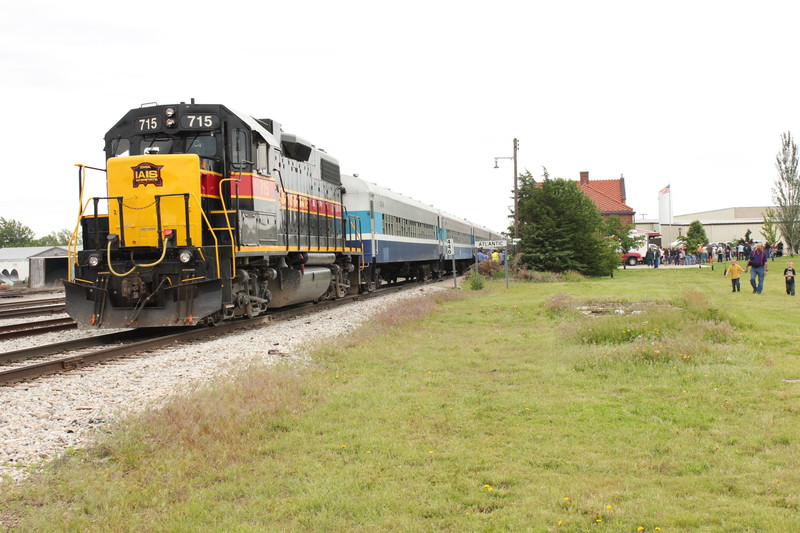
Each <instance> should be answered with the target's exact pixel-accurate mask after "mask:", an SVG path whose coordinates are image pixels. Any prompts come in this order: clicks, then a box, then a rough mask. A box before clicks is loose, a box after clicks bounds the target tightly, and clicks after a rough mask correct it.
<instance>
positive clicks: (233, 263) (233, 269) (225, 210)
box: [211, 171, 242, 279]
mask: <svg viewBox="0 0 800 533" xmlns="http://www.w3.org/2000/svg"><path fill="white" fill-rule="evenodd" d="M241 179H242V175H241V171H240V172H239V177H238V178H222V179H221V180H219V201H220V202H222V212H223V214H224V215H225V224H226V225H227V227H226V229H227V230H228V234H229V235H230V237H231V279H234V278H236V243H235V242H234V241H233V227H231V220H230V218H228V207H227V206H226V205H225V197H224V196H223V194H222V182H223V181H235V182H239V180H241ZM236 198H237V201H238V198H239V193H238V190H237V193H236ZM211 234H212V235H214V232H213V231H212V232H211ZM214 240H215V241H216V236H214ZM218 272H219V271H218ZM220 274H221V272H220ZM220 277H221V276H220Z"/></svg>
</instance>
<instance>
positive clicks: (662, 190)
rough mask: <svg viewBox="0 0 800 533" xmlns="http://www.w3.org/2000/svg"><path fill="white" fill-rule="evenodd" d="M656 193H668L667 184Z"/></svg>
mask: <svg viewBox="0 0 800 533" xmlns="http://www.w3.org/2000/svg"><path fill="white" fill-rule="evenodd" d="M658 194H669V185H667V186H666V187H664V188H663V189H661V190H660V191H658Z"/></svg>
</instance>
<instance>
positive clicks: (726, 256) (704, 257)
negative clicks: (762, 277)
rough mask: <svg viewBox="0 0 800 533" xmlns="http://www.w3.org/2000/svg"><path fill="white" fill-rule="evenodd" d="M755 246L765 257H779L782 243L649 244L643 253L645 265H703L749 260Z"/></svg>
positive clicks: (655, 266)
mask: <svg viewBox="0 0 800 533" xmlns="http://www.w3.org/2000/svg"><path fill="white" fill-rule="evenodd" d="M757 246H761V247H762V249H763V250H764V252H765V253H766V256H767V258H770V257H771V258H772V259H773V260H774V259H775V257H781V256H782V255H783V243H782V242H781V243H778V244H776V245H774V246H770V245H769V244H760V243H759V244H756V245H751V244H750V243H749V242H746V243H742V244H738V245H737V244H730V243H728V244H725V243H722V244H716V243H714V244H706V245H701V246H698V247H697V249H696V250H689V249H688V248H686V247H685V246H684V247H670V248H661V247H658V246H656V245H650V247H649V248H648V250H647V254H646V255H645V262H646V263H647V266H649V267H653V268H658V267H659V266H661V265H664V264H666V265H703V264H709V263H722V262H727V261H731V260H732V259H736V260H737V261H742V260H744V261H749V260H750V256H751V255H752V254H753V251H754V250H755V248H756V247H757Z"/></svg>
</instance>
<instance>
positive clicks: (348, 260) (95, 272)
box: [64, 100, 496, 328]
mask: <svg viewBox="0 0 800 533" xmlns="http://www.w3.org/2000/svg"><path fill="white" fill-rule="evenodd" d="M105 156H106V169H100V170H105V173H106V175H105V185H106V196H102V197H99V196H98V197H92V198H88V199H84V198H83V196H84V190H85V188H86V187H85V175H86V174H85V173H86V169H87V168H91V167H85V166H82V165H79V169H80V173H81V174H80V177H81V186H80V191H79V196H80V203H81V213H80V217H79V221H78V225H77V227H76V230H75V233H74V234H73V239H72V242H71V246H70V278H69V280H67V281H65V282H64V285H65V293H66V309H67V313H68V314H69V315H70V316H71V317H73V318H74V319H75V320H76V322H77V323H78V325H79V327H83V328H87V327H101V328H131V327H157V326H158V327H160V326H195V325H199V324H208V325H214V324H216V323H218V322H220V321H222V320H227V319H231V318H236V317H242V316H247V317H254V316H256V315H258V314H261V313H264V312H265V311H266V310H267V309H269V308H278V307H283V306H287V305H292V304H296V303H300V302H307V301H317V300H322V299H331V298H341V297H343V296H345V295H346V294H348V293H356V292H363V291H369V290H372V289H374V288H375V287H377V286H378V285H379V284H380V283H381V280H386V279H397V278H398V277H403V278H406V279H414V278H417V279H427V278H430V277H438V276H441V275H443V274H445V273H447V272H448V271H450V270H452V265H451V263H450V261H449V260H445V258H444V255H443V254H444V242H445V241H446V240H447V239H450V242H451V244H453V243H455V254H456V256H455V257H456V259H457V261H455V262H454V264H455V267H456V270H458V271H459V272H463V271H464V270H465V269H466V268H467V267H468V265H469V264H470V263H471V262H472V257H473V256H472V251H473V250H472V246H473V244H474V241H475V239H480V238H492V237H494V236H495V235H496V234H494V233H492V232H490V231H489V230H488V229H486V228H482V227H480V226H476V225H473V224H471V223H469V222H467V221H464V220H461V219H456V218H455V217H452V216H448V215H446V214H444V213H441V212H439V211H438V210H436V209H435V208H432V207H430V206H425V205H424V204H421V203H419V202H416V201H413V200H411V199H409V198H406V197H403V196H402V195H399V194H396V193H392V192H391V191H388V189H383V188H380V187H378V186H377V185H374V184H369V183H368V182H365V181H363V180H361V179H359V178H358V177H357V176H343V175H342V174H341V172H340V169H339V162H338V160H337V159H336V158H334V157H332V156H331V155H329V154H328V153H326V152H325V151H324V150H322V149H319V148H317V147H316V146H314V145H313V144H311V143H310V142H308V141H306V140H305V139H303V138H301V137H299V136H297V135H293V134H289V133H285V132H284V131H283V130H282V128H281V125H280V124H279V123H278V122H276V121H274V120H272V119H256V118H253V117H251V116H249V115H246V114H242V113H239V112H236V111H233V110H231V109H229V108H228V107H225V106H223V105H217V104H214V105H211V104H196V103H195V102H194V100H192V101H191V102H190V103H185V102H181V103H180V104H176V105H155V104H154V105H147V106H142V107H140V108H137V109H132V110H130V111H129V112H128V113H127V114H125V116H123V117H122V119H121V120H119V121H118V122H117V123H116V124H115V125H114V126H113V127H112V128H111V129H110V130H109V131H108V133H107V134H106V136H105ZM348 202H351V203H352V206H349V205H348ZM79 234H80V235H81V237H82V240H83V249H82V250H80V251H78V250H77V246H76V242H77V240H78V238H77V237H78V235H79Z"/></svg>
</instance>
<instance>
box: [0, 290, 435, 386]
mask: <svg viewBox="0 0 800 533" xmlns="http://www.w3.org/2000/svg"><path fill="white" fill-rule="evenodd" d="M417 287H419V283H418V282H414V283H409V284H407V285H402V286H396V285H393V286H390V287H385V288H381V289H380V290H378V291H375V292H371V293H367V294H358V295H350V296H346V297H344V298H340V299H338V300H325V301H323V302H319V303H305V304H300V305H297V306H293V307H291V308H287V309H281V310H279V311H273V312H271V313H270V314H268V315H264V316H260V317H255V318H251V319H244V320H234V321H231V322H225V323H223V324H220V325H218V326H215V327H197V328H191V329H187V328H145V329H135V330H126V331H122V332H116V333H109V334H106V335H97V336H92V337H84V338H82V339H76V340H73V341H65V342H59V343H55V344H48V345H44V346H36V347H33V348H26V349H23V350H15V351H13V352H6V353H0V364H10V363H19V362H21V361H22V362H25V364H21V365H19V366H13V367H11V368H8V369H7V370H3V371H0V384H2V383H12V382H17V381H24V380H29V379H33V378H37V377H40V376H45V375H48V374H54V373H58V372H65V371H71V370H77V369H80V368H83V367H85V366H88V365H91V364H96V363H99V362H102V361H106V360H109V359H114V358H120V357H127V356H132V355H136V354H139V353H142V352H146V351H151V350H155V349H158V348H163V347H166V346H169V345H170V344H176V343H183V342H188V341H194V340H200V339H209V338H213V337H219V336H222V335H226V334H229V333H232V332H235V331H238V330H243V329H248V328H254V327H260V326H263V325H266V324H268V323H270V322H276V321H280V320H288V319H290V318H294V317H296V316H298V315H303V314H308V313H311V312H316V311H322V310H324V309H331V308H334V307H338V306H341V305H346V304H348V303H351V302H355V301H359V300H363V299H368V298H373V297H380V296H383V295H386V294H390V293H393V292H398V291H402V290H410V289H413V288H417ZM176 330H179V331H176ZM143 336H144V337H145V338H144V339H142V337H143ZM109 344H111V345H113V346H111V347H108V345H109ZM86 348H95V349H94V350H93V351H91V352H87V353H82V354H79V355H67V356H65V357H57V358H55V359H50V360H47V361H44V362H33V363H28V361H29V360H36V359H41V358H45V357H50V356H54V355H62V354H65V353H68V352H74V351H76V350H83V349H86Z"/></svg>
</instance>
